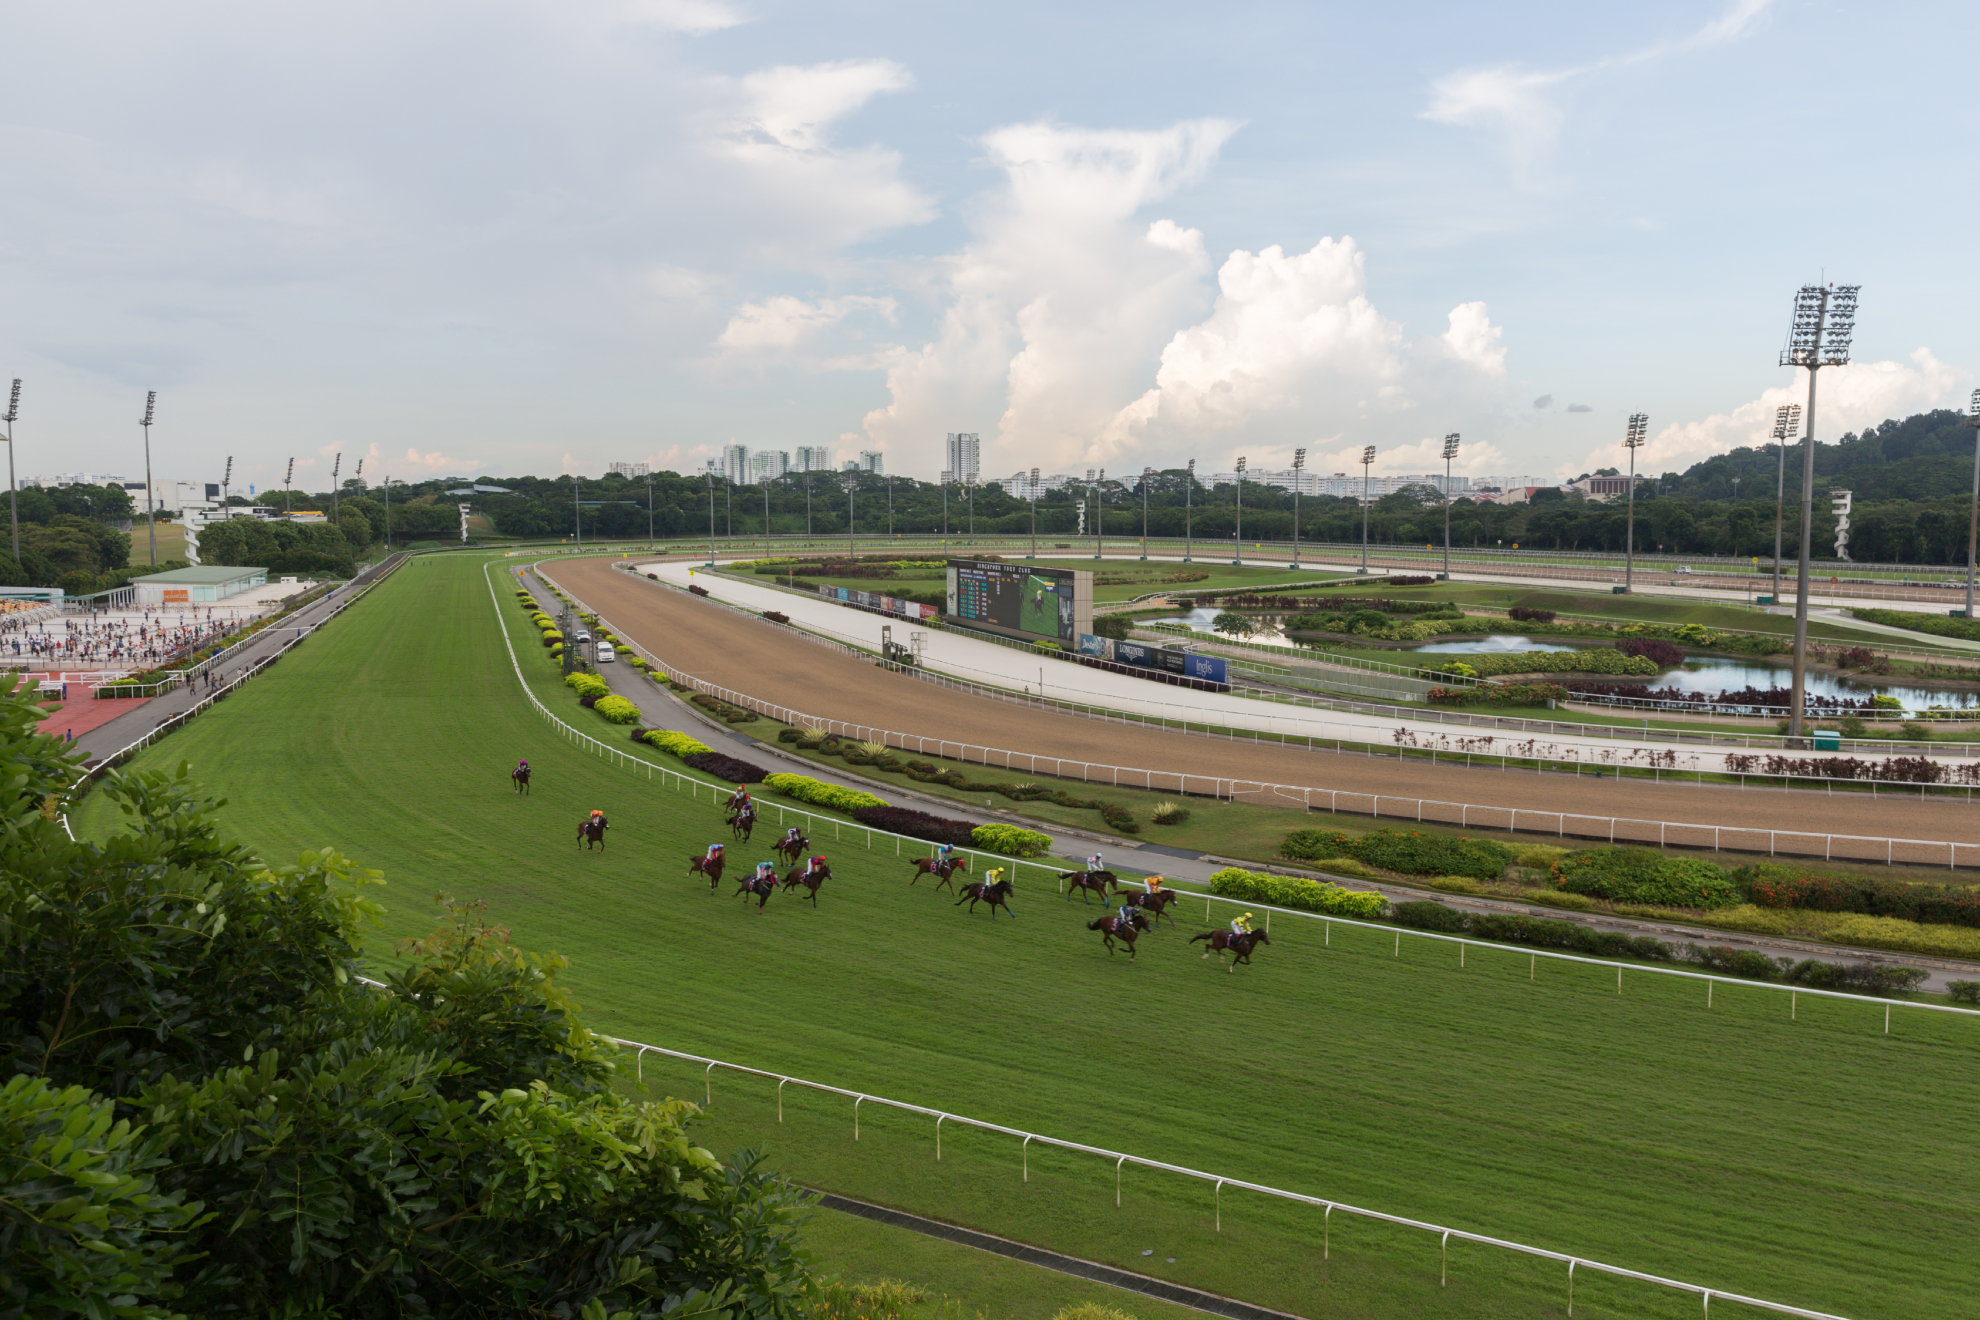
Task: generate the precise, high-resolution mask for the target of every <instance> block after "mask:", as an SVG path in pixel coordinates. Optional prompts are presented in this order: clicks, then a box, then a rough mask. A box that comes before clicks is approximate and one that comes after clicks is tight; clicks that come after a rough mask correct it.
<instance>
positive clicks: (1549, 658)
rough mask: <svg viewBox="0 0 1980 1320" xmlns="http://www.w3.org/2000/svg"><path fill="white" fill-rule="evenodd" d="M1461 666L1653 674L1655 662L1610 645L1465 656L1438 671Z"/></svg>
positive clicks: (1483, 670) (1486, 670) (1482, 670)
mask: <svg viewBox="0 0 1980 1320" xmlns="http://www.w3.org/2000/svg"><path fill="white" fill-rule="evenodd" d="M1456 665H1463V666H1464V667H1465V668H1467V669H1469V670H1471V671H1472V672H1473V673H1474V674H1481V675H1487V674H1560V673H1573V674H1643V675H1646V676H1648V675H1653V674H1655V673H1657V672H1658V671H1657V663H1656V661H1654V660H1650V659H1647V658H1645V657H1643V656H1640V655H1624V654H1623V653H1622V652H1621V651H1618V650H1617V649H1616V648H1615V647H1613V646H1598V647H1595V648H1594V649H1592V650H1587V651H1509V652H1506V653H1505V654H1502V655H1467V656H1462V657H1458V658H1455V659H1452V660H1450V661H1447V662H1446V663H1444V664H1443V665H1441V666H1439V667H1440V668H1442V669H1444V670H1446V671H1452V672H1455V671H1454V670H1453V666H1456Z"/></svg>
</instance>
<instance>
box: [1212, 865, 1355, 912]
mask: <svg viewBox="0 0 1980 1320" xmlns="http://www.w3.org/2000/svg"><path fill="white" fill-rule="evenodd" d="M1210 892H1211V893H1213V894H1216V895H1218V896H1220V897H1223V898H1250V899H1256V900H1257V901H1259V902H1260V903H1270V904H1271V905H1272V906H1274V907H1284V908H1297V909H1299V910H1300V911H1302V912H1324V913H1326V914H1327V915H1328V916H1334V917H1354V918H1357V919H1359V920H1363V921H1379V920H1380V919H1381V918H1382V917H1384V916H1386V915H1388V911H1389V900H1388V899H1386V898H1383V897H1382V896H1381V895H1380V894H1371V893H1368V892H1367V891H1365V890H1360V889H1343V888H1342V887H1341V886H1339V885H1335V884H1327V883H1325V882H1323V881H1319V880H1308V879H1307V878H1305V877H1304V876H1297V875H1270V874H1267V873H1265V872H1262V871H1247V870H1244V869H1243V868H1241V867H1236V866H1227V867H1225V868H1224V869H1223V870H1221V871H1218V872H1216V873H1215V874H1213V875H1212V876H1211V877H1210Z"/></svg>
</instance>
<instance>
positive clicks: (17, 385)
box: [0, 376, 21, 423]
mask: <svg viewBox="0 0 1980 1320" xmlns="http://www.w3.org/2000/svg"><path fill="white" fill-rule="evenodd" d="M20 415H21V378H20V377H19V376H16V377H14V392H13V393H12V394H9V395H8V396H7V415H6V416H5V417H4V418H0V421H6V422H9V423H11V422H13V421H14V420H15V419H16V418H18V417H19V416H20Z"/></svg>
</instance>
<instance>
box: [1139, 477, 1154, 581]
mask: <svg viewBox="0 0 1980 1320" xmlns="http://www.w3.org/2000/svg"><path fill="white" fill-rule="evenodd" d="M1154 478H1155V469H1154V468H1152V467H1144V468H1143V469H1141V558H1142V561H1143V562H1146V561H1147V559H1148V485H1149V483H1150V482H1151V481H1153V480H1154Z"/></svg>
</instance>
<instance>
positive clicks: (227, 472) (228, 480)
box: [220, 454, 234, 516]
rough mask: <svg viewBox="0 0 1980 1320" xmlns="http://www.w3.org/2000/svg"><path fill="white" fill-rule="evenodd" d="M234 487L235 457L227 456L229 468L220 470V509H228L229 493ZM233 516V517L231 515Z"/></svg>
mask: <svg viewBox="0 0 1980 1320" xmlns="http://www.w3.org/2000/svg"><path fill="white" fill-rule="evenodd" d="M233 485H234V456H233V455H232V454H229V455H227V466H226V467H224V468H221V469H220V507H221V508H223V509H224V508H226V507H227V492H228V491H229V490H231V489H232V488H233ZM230 516H231V515H230Z"/></svg>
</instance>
